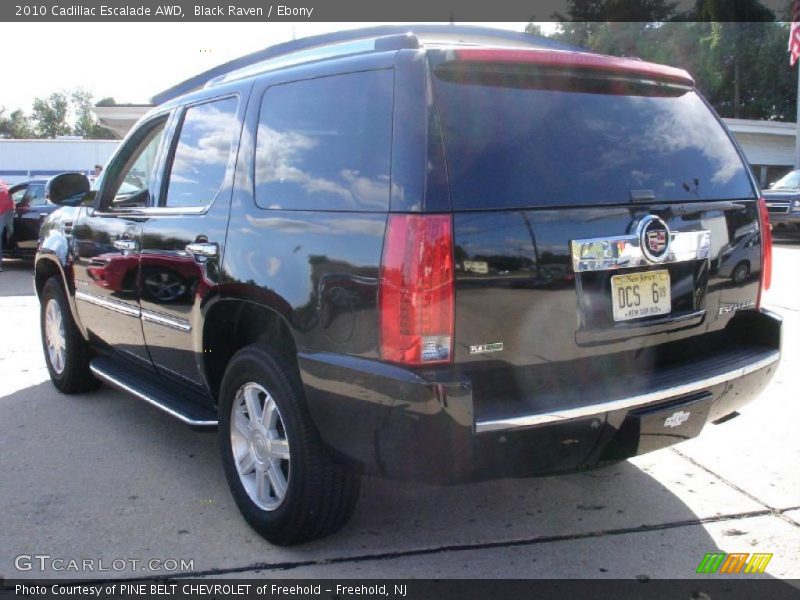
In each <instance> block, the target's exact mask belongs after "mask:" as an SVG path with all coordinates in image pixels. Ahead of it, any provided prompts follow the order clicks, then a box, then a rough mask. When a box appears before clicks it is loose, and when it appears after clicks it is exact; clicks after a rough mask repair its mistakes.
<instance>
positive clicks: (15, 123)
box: [0, 107, 33, 139]
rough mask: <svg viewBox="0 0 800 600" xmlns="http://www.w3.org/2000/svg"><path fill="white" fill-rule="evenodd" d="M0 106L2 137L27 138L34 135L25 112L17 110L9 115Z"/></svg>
mask: <svg viewBox="0 0 800 600" xmlns="http://www.w3.org/2000/svg"><path fill="white" fill-rule="evenodd" d="M5 112H6V109H5V108H1V107H0V138H11V139H25V138H32V137H33V128H32V127H31V124H30V121H29V120H28V117H27V116H26V115H25V113H24V112H22V111H21V110H15V111H13V112H12V113H11V114H10V115H8V116H7V117H6V116H5Z"/></svg>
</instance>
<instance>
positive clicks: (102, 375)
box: [89, 364, 217, 427]
mask: <svg viewBox="0 0 800 600" xmlns="http://www.w3.org/2000/svg"><path fill="white" fill-rule="evenodd" d="M89 368H90V369H91V371H92V373H94V374H95V376H97V377H98V378H99V379H102V380H103V381H105V382H106V383H108V384H110V385H113V386H114V387H116V388H119V389H121V390H122V391H123V392H128V393H129V394H132V395H133V396H136V397H137V398H139V399H140V400H144V401H145V402H147V403H148V404H152V405H153V406H155V407H156V408H158V409H160V410H162V411H164V412H165V413H167V414H168V415H169V416H171V417H175V418H176V419H178V420H179V421H182V422H184V423H186V424H187V425H191V426H192V427H216V426H217V421H198V420H196V419H192V418H191V417H187V416H186V415H184V414H182V413H179V412H177V411H175V410H173V409H172V408H170V407H169V406H167V405H165V404H162V403H161V402H159V401H158V400H157V399H156V398H153V397H151V396H148V395H147V394H145V393H144V392H142V391H140V390H137V389H136V388H133V387H131V386H129V385H128V384H127V383H124V382H122V381H120V380H119V379H117V378H116V377H114V376H113V375H111V374H110V373H107V372H106V371H104V370H103V369H101V368H100V367H98V366H97V365H95V364H90V365H89Z"/></svg>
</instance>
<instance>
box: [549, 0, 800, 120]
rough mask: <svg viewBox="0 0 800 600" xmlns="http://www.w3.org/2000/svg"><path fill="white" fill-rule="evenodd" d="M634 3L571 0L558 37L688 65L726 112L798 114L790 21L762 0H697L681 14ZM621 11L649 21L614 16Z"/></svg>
mask: <svg viewBox="0 0 800 600" xmlns="http://www.w3.org/2000/svg"><path fill="white" fill-rule="evenodd" d="M635 4H637V3H636V2H634V1H633V0H624V1H622V0H571V1H570V2H569V5H568V8H569V10H568V14H567V17H564V16H562V15H556V17H557V18H560V19H562V22H561V23H560V25H559V31H558V32H557V33H556V34H555V35H554V37H555V38H557V39H560V40H563V41H565V42H568V43H572V44H577V45H581V46H583V47H586V48H589V49H591V50H594V51H596V52H599V53H602V54H612V55H615V56H635V57H638V58H641V59H643V60H648V61H652V62H656V63H662V64H668V65H674V66H677V67H681V68H683V69H686V70H687V71H689V73H691V74H692V76H693V77H694V79H695V82H696V85H697V87H698V89H699V90H700V91H701V92H702V93H703V95H704V96H705V97H706V98H707V99H708V100H709V102H710V103H711V104H712V106H714V108H715V109H716V110H717V112H719V113H720V114H721V115H722V116H723V117H737V116H738V117H741V118H747V119H765V120H786V121H793V120H794V118H795V110H796V102H797V95H796V94H797V69H790V68H789V65H788V53H787V51H786V41H787V40H788V38H789V29H788V25H787V24H786V23H779V22H775V15H774V14H773V13H772V12H771V11H770V10H769V9H767V8H765V7H764V5H763V4H762V3H761V2H759V1H758V0H697V1H696V3H695V6H694V7H693V9H692V10H690V11H688V12H685V13H681V14H678V13H676V12H675V11H674V6H675V5H674V4H671V3H667V2H659V3H655V2H654V3H648V2H646V1H643V2H641V3H638V5H636V6H634V5H635ZM787 6H788V5H787ZM626 11H628V12H626ZM629 11H640V12H629ZM621 15H635V16H636V17H637V18H641V17H645V18H646V19H647V20H646V21H637V22H616V21H614V19H616V18H618V17H620V16H621ZM781 16H782V17H784V15H783V13H781ZM566 19H571V20H579V19H580V20H588V21H590V22H572V21H568V20H566ZM609 19H610V21H609ZM665 19H672V20H665ZM600 21H602V22H600Z"/></svg>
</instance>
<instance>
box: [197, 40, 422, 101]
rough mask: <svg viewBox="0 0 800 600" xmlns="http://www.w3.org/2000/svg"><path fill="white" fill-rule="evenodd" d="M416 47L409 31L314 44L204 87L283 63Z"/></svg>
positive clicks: (249, 75) (296, 63)
mask: <svg viewBox="0 0 800 600" xmlns="http://www.w3.org/2000/svg"><path fill="white" fill-rule="evenodd" d="M419 47H420V44H419V40H418V39H417V36H415V35H413V34H411V33H405V34H398V35H386V36H382V37H376V38H365V39H360V40H353V41H349V42H339V43H334V44H325V45H322V46H315V47H313V48H309V49H307V50H299V51H296V52H289V53H286V54H281V55H278V56H275V57H274V58H267V59H265V60H262V61H259V62H256V63H253V64H251V65H248V66H246V67H242V68H240V69H236V70H233V71H229V72H228V73H225V74H223V75H218V76H217V77H214V78H213V79H210V80H209V81H208V82H207V83H206V84H205V86H204V87H206V88H209V87H214V86H217V85H221V84H223V83H228V82H231V81H237V80H239V79H245V78H246V77H251V76H253V75H258V74H261V73H267V72H269V71H275V70H276V69H283V68H285V67H291V66H294V65H301V64H304V63H309V62H316V61H319V60H326V59H330V58H340V57H343V56H352V55H355V54H366V53H369V52H387V51H390V50H406V49H410V50H416V49H418V48H419Z"/></svg>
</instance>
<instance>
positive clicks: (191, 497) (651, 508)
mask: <svg viewBox="0 0 800 600" xmlns="http://www.w3.org/2000/svg"><path fill="white" fill-rule="evenodd" d="M0 422H2V423H3V430H4V433H3V435H2V436H0V457H2V459H0V460H2V472H3V473H4V479H5V482H6V483H5V484H4V485H3V487H4V488H5V489H4V497H5V498H4V505H5V506H4V513H5V514H4V527H3V528H2V529H0V547H3V548H5V549H6V550H7V552H6V556H7V557H8V558H7V559H6V560H3V561H1V562H0V576H2V577H6V578H10V577H15V576H19V575H20V574H19V573H18V572H17V571H15V569H14V566H13V562H12V561H11V558H12V557H13V556H16V555H17V554H19V553H24V552H27V553H31V552H40V553H49V554H51V555H53V556H62V557H71V556H75V557H87V556H90V557H97V558H98V559H99V558H104V559H105V560H107V561H111V560H113V559H115V558H119V557H123V558H124V557H139V558H141V559H148V558H150V557H154V556H155V557H171V558H185V559H192V560H193V561H194V562H193V564H192V568H191V569H190V570H191V571H193V572H200V573H203V574H211V575H213V574H224V573H231V574H236V573H240V572H241V573H242V574H243V575H245V576H246V575H248V574H249V575H253V574H260V575H261V576H264V575H266V576H269V577H292V576H301V574H302V573H304V571H303V569H306V570H307V569H308V568H310V567H314V566H315V565H329V567H328V568H329V569H330V570H329V571H328V572H327V574H325V575H323V576H337V573H339V572H342V573H346V572H349V571H346V570H347V569H348V568H349V569H351V571H352V569H353V568H356V567H354V565H356V566H357V565H361V566H365V565H369V564H372V565H373V568H377V569H379V571H378V573H379V574H380V573H382V574H383V576H392V577H396V576H397V577H402V576H404V575H406V574H404V573H402V572H398V571H397V570H385V571H380V569H381V567H382V566H383V567H385V568H387V569H389V568H390V563H386V562H381V561H387V560H392V559H395V560H402V559H414V558H415V557H416V560H418V561H424V563H425V567H426V568H425V569H423V573H422V574H419V575H416V576H429V577H433V576H437V575H436V572H437V571H436V570H435V568H436V565H437V563H438V562H441V561H445V560H446V559H447V560H460V558H455V559H454V558H453V557H463V558H464V561H467V562H468V558H469V556H471V553H475V552H479V551H486V550H498V549H499V550H504V551H508V552H512V554H513V556H512V558H511V559H510V562H509V560H503V561H501V562H499V563H492V566H491V568H489V571H488V572H486V573H482V572H473V571H471V570H469V569H468V568H467V565H466V564H465V565H464V566H465V568H467V570H465V569H456V570H455V571H450V572H449V573H448V572H442V573H440V575H439V576H446V577H453V576H461V577H567V576H572V577H576V576H582V577H629V576H635V575H639V574H640V575H642V576H647V577H659V576H660V577H670V576H671V577H690V576H692V575H694V571H695V569H696V568H697V565H698V564H699V562H700V560H701V559H702V558H703V556H704V554H705V553H706V552H713V551H715V550H716V549H717V546H716V544H715V542H714V540H713V539H712V537H711V536H710V535H709V534H708V533H707V532H706V531H705V529H704V528H703V527H702V526H699V525H700V524H704V523H708V522H717V521H724V520H725V519H727V518H729V516H730V515H737V514H738V515H740V514H745V513H749V512H756V511H758V509H759V507H758V506H757V505H755V504H754V503H753V502H752V501H750V500H749V499H747V498H746V497H745V496H743V495H741V494H738V493H730V492H731V490H727V492H728V493H722V490H720V489H719V488H720V487H722V485H721V484H719V483H710V481H709V480H710V479H711V476H710V475H709V474H707V473H706V472H704V471H702V470H701V469H699V468H697V467H695V466H693V465H692V464H691V463H689V462H688V461H685V460H683V459H682V458H680V457H679V456H678V455H677V454H675V453H673V452H671V451H669V450H667V451H661V452H658V453H655V454H653V455H650V456H648V457H641V458H638V459H636V463H635V464H634V463H631V462H624V463H620V464H618V465H615V466H611V467H607V468H604V469H601V470H596V471H590V472H584V473H579V474H573V475H564V476H557V477H545V478H538V479H527V480H501V481H494V482H485V483H480V484H473V485H459V486H452V487H434V486H427V485H418V484H412V483H399V482H391V481H385V480H381V479H378V478H373V477H366V478H365V479H364V482H363V486H362V491H361V498H360V503H359V505H358V508H357V509H356V513H355V515H354V518H353V520H352V521H351V523H350V524H349V525H347V526H346V527H345V528H344V529H343V530H342V531H340V532H339V533H338V534H336V535H334V536H331V537H329V538H326V539H323V540H319V541H316V542H312V543H309V544H306V545H303V546H297V547H292V548H279V547H275V546H272V545H270V544H269V543H267V542H266V541H264V540H263V539H261V538H260V537H259V536H258V535H257V534H255V533H254V532H253V531H252V530H251V529H250V528H249V527H248V526H247V525H246V523H245V522H244V521H243V520H242V519H241V517H240V516H239V513H238V511H237V509H236V506H235V505H234V503H233V501H232V499H231V496H230V494H229V492H228V489H227V485H226V482H225V478H224V476H223V472H222V468H221V465H220V461H219V458H218V444H217V437H216V434H215V433H208V432H198V431H193V430H191V429H189V428H187V427H185V426H184V425H182V424H180V423H179V422H177V421H175V420H173V419H171V418H170V417H168V416H166V415H164V414H162V413H160V412H159V411H157V410H156V409H154V408H153V407H151V406H149V405H146V404H144V403H142V402H140V401H137V400H136V399H134V398H131V397H128V396H127V395H124V394H122V393H119V392H117V391H115V390H111V389H109V388H107V387H103V388H101V389H99V390H98V391H96V392H93V393H90V394H82V395H75V396H65V395H62V394H59V393H57V392H56V391H55V389H54V388H53V386H52V385H51V384H50V383H49V382H44V383H41V384H39V385H35V386H32V387H29V388H26V389H23V390H20V391H18V392H15V393H13V394H11V395H9V396H6V397H4V398H3V399H2V402H0ZM409 451H410V452H413V444H410V446H409ZM715 488H716V489H715ZM632 540H639V541H638V542H636V543H632ZM642 540H644V541H642ZM648 540H649V541H648ZM558 543H565V544H572V545H571V546H569V547H570V548H572V550H570V551H569V552H568V553H567V554H566V555H565V553H564V551H563V550H562V551H561V552H560V559H559V560H560V561H562V562H561V563H559V564H560V565H561V566H559V564H555V565H554V566H552V567H548V565H549V564H550V563H551V562H552V561H553V560H554V558H553V550H552V545H553V544H558ZM539 548H541V550H539ZM609 549H611V554H608V551H609ZM523 555H524V557H525V559H524V560H521V561H520V562H519V564H515V561H514V559H513V557H514V556H517V557H521V556H523ZM627 555H631V556H629V557H628V558H626V556H627ZM633 559H635V561H634V563H633V564H636V561H638V563H642V561H644V563H643V564H642V566H641V567H639V566H636V567H631V560H633ZM626 560H627V561H628V564H626V563H625V561H626ZM375 561H378V562H375ZM537 563H538V565H537ZM443 564H444V563H443ZM460 564H461V563H460V562H459V563H458V565H460ZM335 565H339V566H338V567H337V566H335ZM376 565H377V566H376ZM647 565H652V569H650V570H649V571H648V570H646V569H647ZM357 568H358V569H360V568H361V567H357ZM631 568H633V569H634V570H635V571H636V572H635V573H633V574H632V573H631ZM432 569H433V570H432ZM543 569H544V570H543ZM575 569H578V574H575ZM639 571H641V573H639ZM417 572H419V571H417ZM293 573H295V574H296V575H293ZM349 573H350V574H351V575H352V572H349ZM131 574H132V573H130V572H120V573H113V574H104V576H120V577H121V576H130V575H131ZM136 574H137V575H138V573H136ZM312 574H314V573H313V572H312ZM27 575H29V574H27ZM39 575H41V574H39ZM50 575H51V576H57V575H59V574H58V573H50ZM62 575H63V574H62ZM341 576H345V575H341ZM373 576H378V575H376V574H373Z"/></svg>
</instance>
